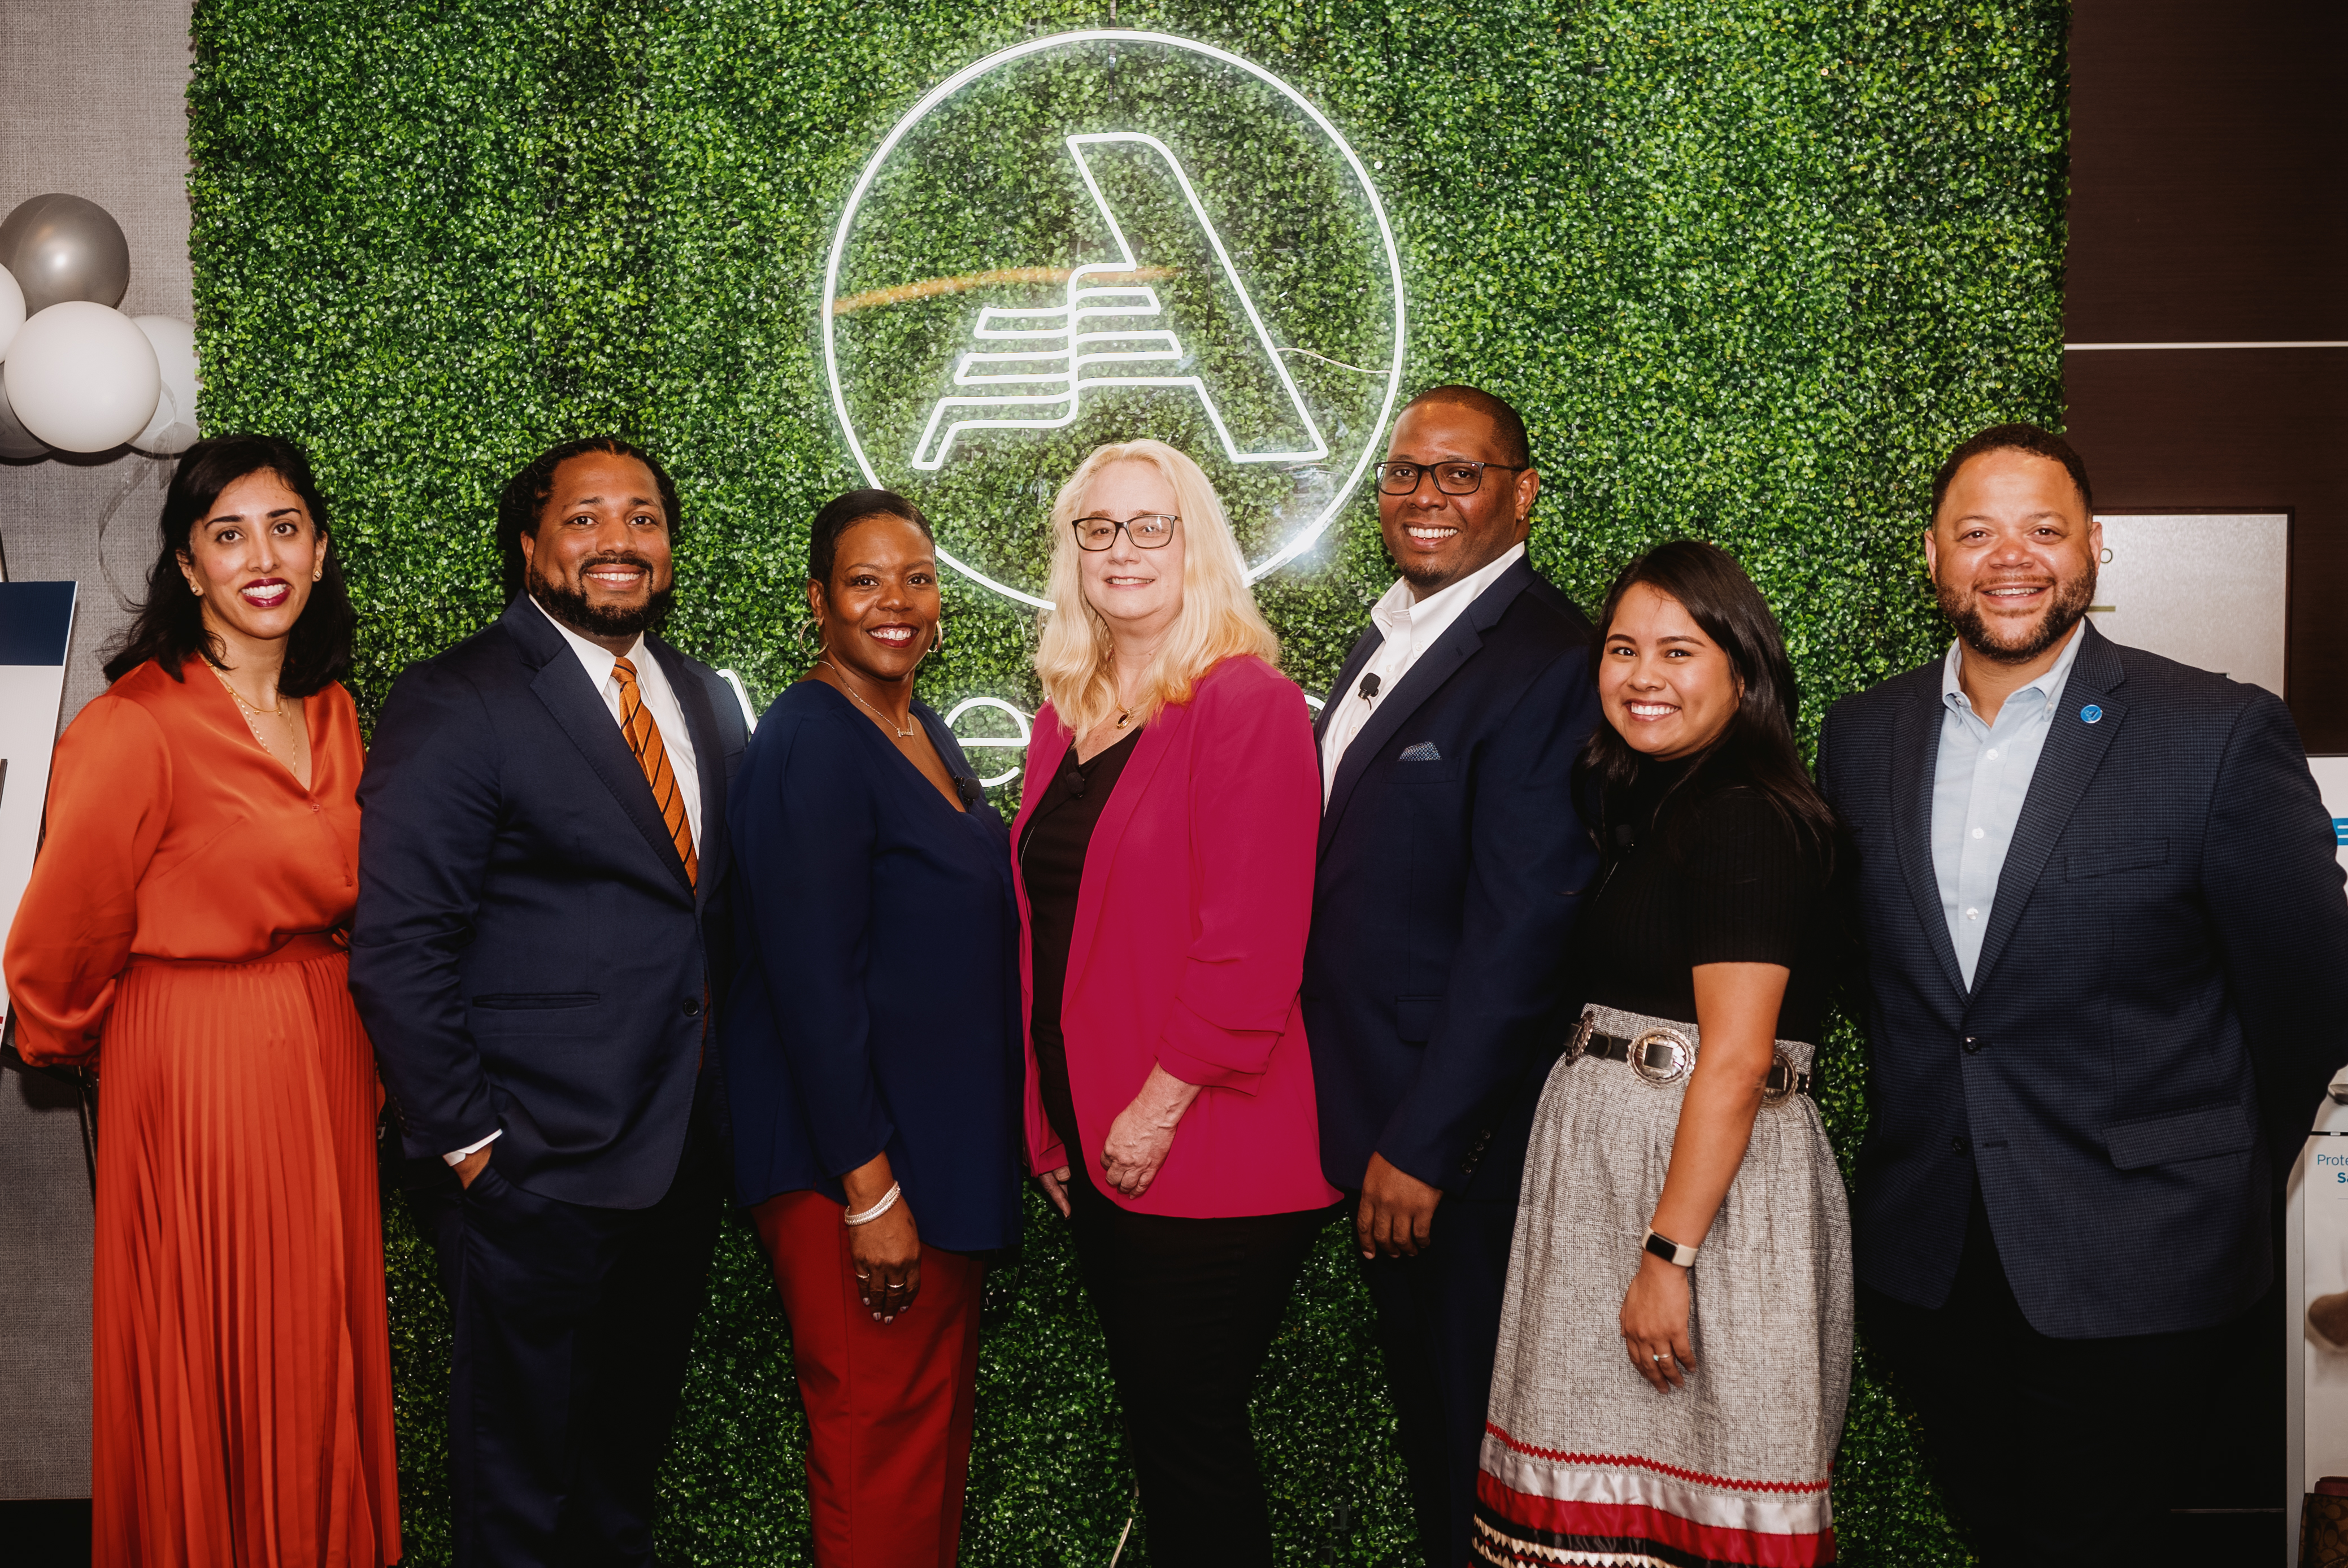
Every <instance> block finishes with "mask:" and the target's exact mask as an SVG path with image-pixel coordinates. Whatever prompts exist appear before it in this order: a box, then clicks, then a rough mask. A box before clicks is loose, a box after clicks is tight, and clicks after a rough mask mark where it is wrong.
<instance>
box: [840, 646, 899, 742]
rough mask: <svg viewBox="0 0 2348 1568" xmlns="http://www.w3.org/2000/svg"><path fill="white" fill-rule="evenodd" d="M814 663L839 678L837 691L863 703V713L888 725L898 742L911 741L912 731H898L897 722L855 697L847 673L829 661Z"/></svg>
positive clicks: (854, 690)
mask: <svg viewBox="0 0 2348 1568" xmlns="http://www.w3.org/2000/svg"><path fill="white" fill-rule="evenodd" d="M816 662H817V663H819V664H820V665H822V666H823V667H824V668H825V669H827V670H829V671H831V672H832V673H833V674H834V675H837V676H839V689H840V690H841V691H843V692H847V693H848V694H849V695H850V696H851V697H856V700H857V701H858V702H863V703H864V711H865V712H868V713H870V714H871V715H872V716H873V717H874V718H876V719H878V720H880V722H881V723H884V724H886V725H888V726H889V728H890V729H891V731H892V732H893V733H895V734H896V737H897V738H898V739H899V740H901V741H910V740H911V739H912V738H913V731H912V730H900V729H898V728H897V721H896V720H894V719H892V718H891V717H890V716H889V715H888V714H886V713H884V712H881V711H880V709H878V708H876V707H874V706H873V705H872V704H871V703H870V702H864V699H863V698H861V697H857V696H856V688H855V687H853V686H851V685H850V684H849V683H848V674H847V671H843V670H842V669H840V667H839V665H837V664H834V663H833V662H832V661H830V660H829V659H819V660H817V661H816ZM920 727H921V726H920V725H919V724H915V725H914V726H913V729H919V728H920Z"/></svg>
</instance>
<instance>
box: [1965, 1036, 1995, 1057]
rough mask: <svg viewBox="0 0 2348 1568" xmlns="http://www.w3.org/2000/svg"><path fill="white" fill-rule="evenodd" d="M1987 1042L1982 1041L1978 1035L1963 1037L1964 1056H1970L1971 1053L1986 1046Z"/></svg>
mask: <svg viewBox="0 0 2348 1568" xmlns="http://www.w3.org/2000/svg"><path fill="white" fill-rule="evenodd" d="M1988 1043H1989V1041H1987V1040H1983V1039H1982V1038H1981V1037H1980V1036H1979V1035H1972V1034H1969V1035H1967V1036H1965V1054H1966V1055H1967V1056H1971V1055H1972V1053H1973V1052H1975V1051H1977V1050H1980V1049H1981V1048H1982V1046H1984V1045H1987V1044H1988Z"/></svg>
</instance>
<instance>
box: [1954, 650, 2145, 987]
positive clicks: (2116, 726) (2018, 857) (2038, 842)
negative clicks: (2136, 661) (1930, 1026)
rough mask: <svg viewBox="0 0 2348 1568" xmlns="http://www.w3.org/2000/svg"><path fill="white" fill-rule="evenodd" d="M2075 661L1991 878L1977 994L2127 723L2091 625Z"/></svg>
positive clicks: (2109, 656) (2109, 654) (1976, 969)
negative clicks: (2093, 715)
mask: <svg viewBox="0 0 2348 1568" xmlns="http://www.w3.org/2000/svg"><path fill="white" fill-rule="evenodd" d="M2079 635H2080V636H2081V637H2083V638H2085V640H2086V641H2084V642H2082V643H2081V644H2080V645H2079V656H2078V658H2077V659H2076V660H2075V661H2073V662H2072V665H2071V676H2070V679H2069V680H2067V681H2065V682H2064V683H2063V700H2062V702H2061V703H2060V705H2058V706H2057V707H2056V709H2055V712H2053V713H2051V714H2049V715H2048V716H2047V731H2046V745H2045V748H2044V750H2043V751H2041V752H2040V753H2038V769H2037V771H2036V772H2035V773H2034V774H2031V775H2030V793H2029V794H2027V795H2024V797H2023V801H2022V815H2021V817H2020V819H2019V820H2017V821H2016V822H2015V823H2014V825H2013V844H2012V845H2009V846H2008V847H2007V849H2006V852H2005V865H2004V866H2003V868H2002V869H2001V870H2000V871H1999V872H1998V875H1997V894H1996V897H1995V898H1994V899H1993V901H1992V902H1991V904H1990V910H1989V930H1988V931H1987V932H1986V933H1985V934H1984V935H1983V936H1982V951H1981V961H1980V962H1979V963H1977V964H1975V965H1974V966H1973V989H1974V990H1975V991H1979V990H1980V989H1982V983H1983V982H1984V981H1986V980H1987V979H1989V975H1990V971H1991V970H1992V969H1993V968H1996V967H1997V960H1998V957H1999V955H2000V954H2002V953H2003V952H2004V951H2005V944H2006V942H2007V940H2008V938H2011V937H2012V936H2013V928H2014V927H2016V926H2017V925H2019V924H2021V922H2022V911H2023V910H2024V908H2025V907H2028V905H2029V903H2030V895H2031V893H2032V892H2033V891H2034V889H2035V888H2036V887H2037V886H2038V878H2039V876H2041V875H2042V874H2044V871H2045V869H2046V862H2047V859H2048V857H2049V856H2052V855H2053V854H2054V853H2055V841H2056V840H2058V839H2060V838H2061V837H2062V836H2063V829H2064V828H2065V826H2067V825H2069V824H2070V821H2071V815H2072V813H2073V812H2075V811H2076V810H2077V809H2078V806H2079V798H2080V796H2082V795H2084V794H2086V793H2087V785H2088V784H2090V783H2091V782H2093V780H2094V779H2095V776H2096V769H2097V768H2098V767H2100V766H2102V765H2103V761H2104V753H2106V752H2108V751H2110V750H2111V747H2112V739H2113V737H2114V736H2116V735H2117V734H2118V733H2119V732H2120V726H2121V725H2122V724H2125V723H2127V705H2126V704H2125V703H2123V702H2120V700H2119V699H2118V698H2117V697H2116V696H2114V695H2113V694H2112V693H2113V691H2114V689H2115V688H2116V687H2117V686H2118V685H2119V683H2120V682H2121V681H2122V680H2123V679H2124V678H2125V676H2126V671H2123V670H2122V669H2121V668H2120V661H2119V656H2118V655H2117V654H2116V653H2114V652H2113V651H2112V646H2111V644H2110V643H2109V642H2106V641H2104V639H2103V637H2102V635H2101V634H2100V633H2098V632H2097V631H2096V629H2095V626H2094V624H2093V623H2092V622H2089V623H2085V625H2083V628H2082V630H2080V633H2079ZM2089 702H2093V703H2094V704H2095V705H2096V707H2098V708H2100V709H2102V710H2103V712H2102V715H2101V717H2099V718H2098V719H2097V721H2096V723H2092V724H2091V723H2087V722H2086V721H2085V719H2083V718H2081V717H2080V716H2079V710H2080V709H2081V708H2083V707H2085V706H2086V705H2087V704H2088V703H2089Z"/></svg>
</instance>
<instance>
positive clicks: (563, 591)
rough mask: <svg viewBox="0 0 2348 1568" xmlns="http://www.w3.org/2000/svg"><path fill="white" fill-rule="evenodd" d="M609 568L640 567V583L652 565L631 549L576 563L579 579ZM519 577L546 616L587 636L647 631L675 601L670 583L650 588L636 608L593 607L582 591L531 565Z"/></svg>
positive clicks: (647, 578) (649, 576)
mask: <svg viewBox="0 0 2348 1568" xmlns="http://www.w3.org/2000/svg"><path fill="white" fill-rule="evenodd" d="M613 565H616V566H633V567H640V568H642V569H643V570H644V580H645V581H647V582H650V581H651V580H652V578H653V563H652V562H650V561H648V560H646V559H644V557H642V556H640V555H638V554H636V553H635V552H634V551H633V550H605V551H603V552H602V553H601V554H599V555H592V556H590V557H588V558H587V559H585V560H583V561H581V562H580V563H579V570H580V572H581V574H582V576H583V575H584V574H585V573H586V571H587V570H588V569H589V568H591V567H598V566H613ZM522 575H523V579H524V581H525V583H526V585H527V586H528V588H529V589H530V597H531V598H532V599H535V600H538V602H539V603H540V605H541V606H542V607H543V608H544V609H545V610H546V612H547V613H548V614H549V615H551V616H552V617H554V619H555V620H559V621H561V622H562V623H563V624H564V625H565V626H568V627H570V628H571V629H572V630H574V631H579V632H583V633H584V634H586V635H587V636H590V637H633V636H635V635H636V634H637V633H638V632H641V631H650V630H653V629H654V628H655V627H657V626H659V625H660V623H661V622H662V621H664V620H667V619H668V611H669V606H670V604H671V603H672V602H673V601H674V600H675V598H676V584H675V582H671V583H670V584H669V585H668V586H667V587H666V588H656V589H653V590H652V592H651V593H649V594H647V595H646V596H645V598H644V603H642V604H640V605H634V606H630V607H621V606H606V605H597V604H592V603H590V602H589V601H588V599H587V592H586V589H582V588H573V587H572V586H571V585H570V584H569V583H564V582H557V581H555V580H554V579H551V578H548V577H545V576H543V575H541V573H540V571H539V570H538V569H537V567H536V566H535V565H532V566H531V567H530V569H529V570H528V571H526V572H524V573H523V574H522Z"/></svg>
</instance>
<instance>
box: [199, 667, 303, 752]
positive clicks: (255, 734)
mask: <svg viewBox="0 0 2348 1568" xmlns="http://www.w3.org/2000/svg"><path fill="white" fill-rule="evenodd" d="M204 662H205V663H206V664H207V665H209V666H210V667H211V672H212V674H213V675H215V676H216V677H218V678H219V681H220V683H221V690H222V691H224V692H227V693H228V695H229V701H231V702H234V703H235V704H236V711H237V712H240V713H242V714H243V715H244V727H245V728H246V729H248V730H251V731H252V738H253V740H254V741H255V742H257V743H259V744H260V747H261V749H262V750H263V751H264V752H265V751H267V750H268V749H269V742H268V740H267V738H266V737H264V736H263V734H262V733H261V716H262V715H263V713H266V714H268V715H269V716H270V717H271V718H273V719H282V720H283V721H284V723H285V733H286V736H287V738H288V739H290V740H291V741H292V742H293V754H294V755H295V756H297V757H298V756H300V755H301V754H302V732H301V731H300V730H299V729H297V728H295V727H294V723H293V714H291V713H289V712H286V711H285V699H284V697H283V695H280V696H279V697H278V699H277V706H275V707H274V708H256V707H254V706H253V705H252V703H250V702H246V701H245V700H244V693H243V692H240V691H238V690H237V689H236V688H235V687H234V686H233V685H232V684H230V682H229V678H228V676H227V674H226V673H225V672H224V671H222V670H221V667H220V666H219V665H217V664H213V663H212V662H211V660H209V659H207V660H205V661H204Z"/></svg>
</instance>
